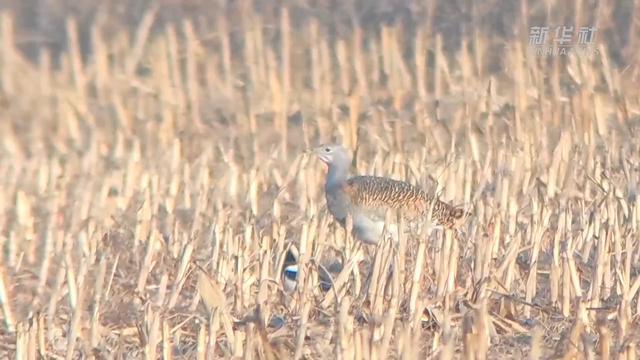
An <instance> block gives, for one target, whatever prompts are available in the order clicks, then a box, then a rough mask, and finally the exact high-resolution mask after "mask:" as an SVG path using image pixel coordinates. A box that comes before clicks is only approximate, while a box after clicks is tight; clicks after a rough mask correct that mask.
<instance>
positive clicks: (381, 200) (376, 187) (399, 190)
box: [344, 176, 465, 227]
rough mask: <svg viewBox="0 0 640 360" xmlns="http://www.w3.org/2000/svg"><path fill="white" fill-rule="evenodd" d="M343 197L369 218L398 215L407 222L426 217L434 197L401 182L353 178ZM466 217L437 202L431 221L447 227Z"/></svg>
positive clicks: (349, 180)
mask: <svg viewBox="0 0 640 360" xmlns="http://www.w3.org/2000/svg"><path fill="white" fill-rule="evenodd" d="M344 190H345V193H346V194H347V195H348V196H349V199H350V201H351V204H352V205H353V207H354V208H355V209H358V210H359V211H361V212H362V213H365V214H366V215H367V216H370V217H371V218H375V219H380V220H384V217H385V214H386V211H387V210H389V209H390V210H396V211H398V210H399V211H401V212H402V214H403V216H405V218H408V219H415V218H417V217H420V216H425V217H426V215H427V214H428V213H429V211H430V208H431V203H432V201H433V200H434V196H433V195H430V194H427V193H426V192H425V191H424V190H422V189H420V188H418V187H416V186H413V185H411V184H409V183H406V182H404V181H398V180H394V179H390V178H384V177H377V176H354V177H352V178H350V179H348V180H347V182H346V184H345V189H344ZM464 215H465V212H464V211H463V210H462V209H459V208H454V207H453V206H451V205H449V204H447V203H445V202H443V201H440V200H436V203H435V204H434V205H433V210H432V218H433V220H434V221H437V222H438V223H440V224H442V225H445V226H447V227H451V226H453V225H454V224H455V223H456V222H457V221H458V220H460V219H461V218H462V217H463V216H464Z"/></svg>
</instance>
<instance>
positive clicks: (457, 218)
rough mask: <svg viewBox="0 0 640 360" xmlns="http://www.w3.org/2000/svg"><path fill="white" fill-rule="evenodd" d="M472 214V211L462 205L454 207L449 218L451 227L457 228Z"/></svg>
mask: <svg viewBox="0 0 640 360" xmlns="http://www.w3.org/2000/svg"><path fill="white" fill-rule="evenodd" d="M471 215H472V213H471V212H470V211H467V210H465V209H464V208H462V207H452V208H451V210H450V211H449V218H450V219H451V227H452V228H456V227H458V226H460V225H462V224H463V223H464V222H465V221H466V220H467V218H469V217H470V216H471Z"/></svg>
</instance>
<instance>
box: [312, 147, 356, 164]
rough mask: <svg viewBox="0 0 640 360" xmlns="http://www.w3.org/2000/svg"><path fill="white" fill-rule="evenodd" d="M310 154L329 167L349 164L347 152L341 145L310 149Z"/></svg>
mask: <svg viewBox="0 0 640 360" xmlns="http://www.w3.org/2000/svg"><path fill="white" fill-rule="evenodd" d="M311 152H312V153H313V154H315V155H316V156H317V157H318V158H319V159H320V160H322V162H324V163H325V164H327V165H329V166H331V165H336V164H348V163H349V152H348V151H347V149H346V148H344V146H342V145H336V144H324V145H320V146H318V147H315V148H313V149H311Z"/></svg>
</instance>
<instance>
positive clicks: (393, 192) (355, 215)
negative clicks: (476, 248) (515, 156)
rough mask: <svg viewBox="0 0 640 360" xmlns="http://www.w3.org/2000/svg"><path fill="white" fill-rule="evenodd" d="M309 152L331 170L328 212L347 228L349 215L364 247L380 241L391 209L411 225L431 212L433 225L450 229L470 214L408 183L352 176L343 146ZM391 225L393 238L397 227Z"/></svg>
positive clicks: (319, 147)
mask: <svg viewBox="0 0 640 360" xmlns="http://www.w3.org/2000/svg"><path fill="white" fill-rule="evenodd" d="M307 152H308V153H313V154H315V155H316V156H317V157H318V158H319V159H320V160H321V161H322V162H324V163H325V164H326V165H327V167H328V171H327V177H326V181H325V185H324V190H325V198H326V202H327V208H328V210H329V212H330V213H331V215H333V217H334V219H336V220H337V221H338V223H340V224H341V225H342V226H343V227H345V228H346V226H347V224H346V223H347V216H348V215H350V216H351V225H352V233H353V235H354V237H355V238H356V239H359V240H360V241H362V242H364V243H365V244H377V243H378V242H379V241H380V239H381V238H382V235H383V231H384V225H385V217H386V212H387V211H388V210H392V211H400V212H401V214H402V215H403V217H404V218H405V219H406V220H408V221H409V222H410V223H411V222H413V223H415V222H416V221H417V220H420V219H426V218H427V216H428V214H429V213H430V212H431V215H432V216H431V220H432V222H433V223H434V224H435V225H436V226H438V227H444V228H447V229H456V228H457V227H459V226H460V224H461V223H462V222H463V221H464V219H465V218H466V217H467V216H469V215H470V213H469V212H467V211H465V210H464V209H462V208H460V207H454V206H452V205H450V204H448V203H446V202H444V201H441V200H439V199H437V198H436V197H435V196H434V195H432V194H428V193H427V192H426V191H424V190H423V189H421V188H419V187H417V186H414V185H411V184H409V183H408V182H405V181H400V180H395V179H391V178H388V177H380V176H369V175H357V176H350V175H349V174H350V165H351V156H350V154H349V152H348V150H347V149H346V148H345V147H344V146H342V145H339V144H323V145H320V146H317V147H315V148H312V149H309V150H307ZM434 201H435V203H434ZM390 225H391V226H390V230H392V231H390V233H391V234H392V236H393V234H394V231H393V228H394V227H395V225H393V224H390ZM395 240H397V239H395Z"/></svg>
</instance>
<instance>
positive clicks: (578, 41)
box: [529, 25, 598, 56]
mask: <svg viewBox="0 0 640 360" xmlns="http://www.w3.org/2000/svg"><path fill="white" fill-rule="evenodd" d="M596 32H597V29H596V28H595V27H593V26H581V27H579V28H578V29H574V27H573V26H566V25H565V26H555V27H550V26H532V27H531V28H530V29H529V46H531V47H532V48H533V49H535V53H536V55H539V56H558V55H560V56H562V55H569V54H572V53H574V54H576V55H586V56H592V55H595V54H596V53H597V52H598V48H597V47H596V46H595V44H594V40H595V36H596Z"/></svg>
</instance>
